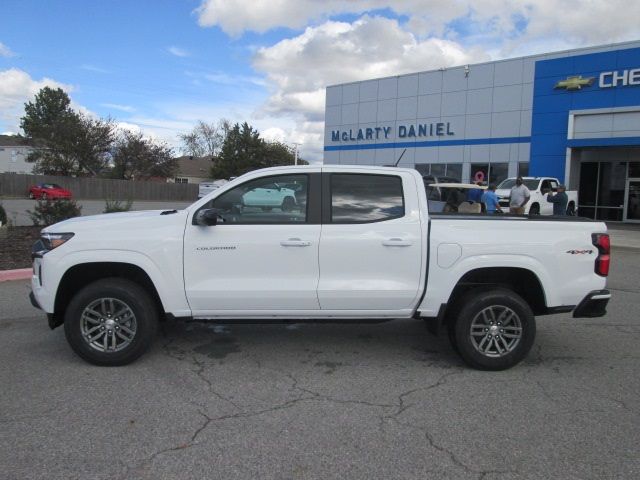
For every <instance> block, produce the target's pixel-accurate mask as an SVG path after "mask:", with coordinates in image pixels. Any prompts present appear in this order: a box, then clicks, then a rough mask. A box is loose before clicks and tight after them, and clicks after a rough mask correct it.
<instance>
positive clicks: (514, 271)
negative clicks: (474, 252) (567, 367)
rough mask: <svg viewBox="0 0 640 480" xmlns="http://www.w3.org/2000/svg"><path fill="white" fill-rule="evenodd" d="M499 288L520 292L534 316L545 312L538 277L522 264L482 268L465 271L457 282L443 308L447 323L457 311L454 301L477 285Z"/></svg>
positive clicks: (545, 307)
mask: <svg viewBox="0 0 640 480" xmlns="http://www.w3.org/2000/svg"><path fill="white" fill-rule="evenodd" d="M491 287H501V288H506V289H508V290H512V291H513V292H515V293H517V294H518V295H520V296H521V297H522V298H523V299H524V301H525V302H527V304H529V306H530V307H531V310H532V311H533V313H534V315H544V314H546V313H548V312H547V300H546V295H545V292H544V288H543V286H542V282H541V281H540V279H539V278H538V276H537V275H536V274H535V273H534V272H533V271H531V270H529V269H527V268H521V267H482V268H476V269H473V270H470V271H468V272H466V273H465V274H464V275H463V276H462V277H461V278H460V279H459V280H458V282H457V283H456V285H455V287H454V288H453V291H452V292H451V295H450V297H449V300H448V302H447V304H446V307H445V312H444V315H443V319H444V321H445V322H446V321H447V320H448V319H449V318H450V317H451V315H452V314H453V313H455V310H456V302H457V301H458V300H460V298H461V297H462V296H464V295H465V294H466V293H467V292H469V291H470V290H472V289H476V288H491Z"/></svg>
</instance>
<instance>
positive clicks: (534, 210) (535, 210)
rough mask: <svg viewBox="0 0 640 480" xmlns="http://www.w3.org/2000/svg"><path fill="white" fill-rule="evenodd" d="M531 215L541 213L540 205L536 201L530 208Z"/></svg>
mask: <svg viewBox="0 0 640 480" xmlns="http://www.w3.org/2000/svg"><path fill="white" fill-rule="evenodd" d="M529 215H540V205H538V204H537V203H534V204H533V205H531V208H530V209H529Z"/></svg>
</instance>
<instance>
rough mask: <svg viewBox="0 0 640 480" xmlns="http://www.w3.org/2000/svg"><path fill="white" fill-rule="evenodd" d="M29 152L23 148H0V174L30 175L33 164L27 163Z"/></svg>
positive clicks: (27, 148)
mask: <svg viewBox="0 0 640 480" xmlns="http://www.w3.org/2000/svg"><path fill="white" fill-rule="evenodd" d="M30 151H31V149H30V148H29V147H24V146H14V147H11V146H8V147H0V172H2V173H5V172H10V173H32V172H33V166H34V164H33V163H28V162H27V155H29V152H30Z"/></svg>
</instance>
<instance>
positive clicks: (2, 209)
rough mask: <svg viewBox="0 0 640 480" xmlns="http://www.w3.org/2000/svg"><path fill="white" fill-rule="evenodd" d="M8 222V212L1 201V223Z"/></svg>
mask: <svg viewBox="0 0 640 480" xmlns="http://www.w3.org/2000/svg"><path fill="white" fill-rule="evenodd" d="M6 224H7V212H6V211H5V209H4V207H3V206H2V204H1V203H0V225H6Z"/></svg>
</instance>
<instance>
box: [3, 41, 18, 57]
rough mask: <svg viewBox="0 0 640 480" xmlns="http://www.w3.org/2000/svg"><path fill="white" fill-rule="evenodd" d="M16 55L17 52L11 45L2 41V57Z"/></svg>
mask: <svg viewBox="0 0 640 480" xmlns="http://www.w3.org/2000/svg"><path fill="white" fill-rule="evenodd" d="M15 55H16V54H15V53H14V52H13V51H12V50H11V49H10V48H9V47H7V46H6V45H5V44H4V43H2V42H0V57H5V58H10V57H15Z"/></svg>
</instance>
